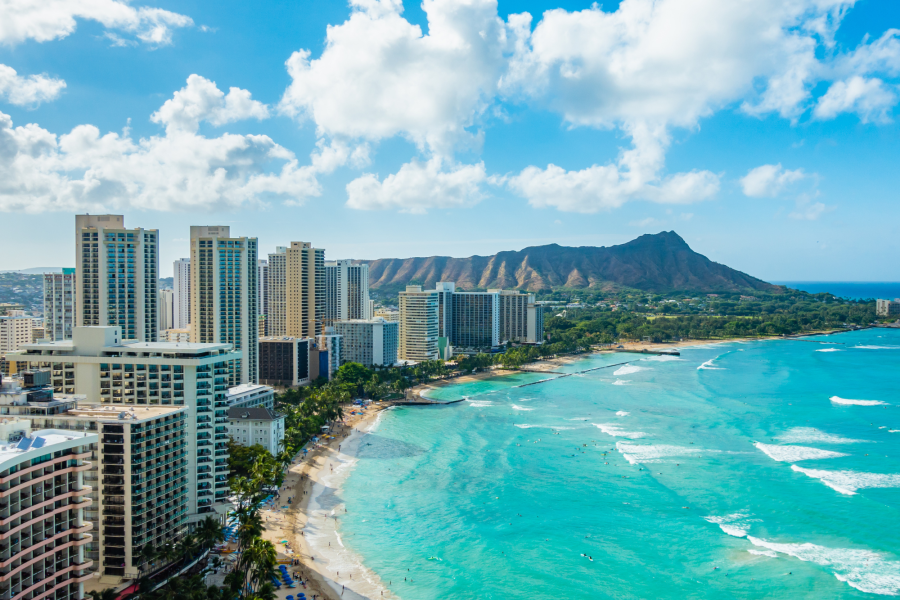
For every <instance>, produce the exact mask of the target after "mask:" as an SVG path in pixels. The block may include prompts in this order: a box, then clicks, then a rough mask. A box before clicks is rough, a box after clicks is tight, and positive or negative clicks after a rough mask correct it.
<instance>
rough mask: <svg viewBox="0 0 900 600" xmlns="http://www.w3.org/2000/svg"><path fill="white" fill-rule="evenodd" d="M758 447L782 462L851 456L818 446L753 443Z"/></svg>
mask: <svg viewBox="0 0 900 600" xmlns="http://www.w3.org/2000/svg"><path fill="white" fill-rule="evenodd" d="M753 445H754V446H756V448H757V449H759V450H762V451H763V452H765V453H766V456H768V457H769V458H771V459H772V460H777V461H780V462H791V463H792V462H797V461H800V460H815V459H819V458H840V457H841V456H849V455H848V454H843V453H842V452H832V451H831V450H819V449H818V448H810V447H809V446H776V445H774V444H763V443H760V442H756V443H755V444H753Z"/></svg>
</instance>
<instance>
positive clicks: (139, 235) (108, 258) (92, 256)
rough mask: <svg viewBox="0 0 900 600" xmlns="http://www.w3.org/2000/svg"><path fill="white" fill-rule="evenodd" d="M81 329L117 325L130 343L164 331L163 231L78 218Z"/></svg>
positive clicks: (115, 219)
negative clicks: (159, 311)
mask: <svg viewBox="0 0 900 600" xmlns="http://www.w3.org/2000/svg"><path fill="white" fill-rule="evenodd" d="M75 289H76V296H77V300H76V303H77V308H78V311H77V313H76V314H77V318H76V325H78V326H84V325H117V326H119V327H121V328H122V335H124V336H125V339H129V340H140V341H142V342H155V341H156V340H157V334H158V331H159V323H158V321H157V300H158V296H159V232H158V231H157V230H156V229H142V228H140V227H138V228H136V229H125V217H123V216H122V215H75Z"/></svg>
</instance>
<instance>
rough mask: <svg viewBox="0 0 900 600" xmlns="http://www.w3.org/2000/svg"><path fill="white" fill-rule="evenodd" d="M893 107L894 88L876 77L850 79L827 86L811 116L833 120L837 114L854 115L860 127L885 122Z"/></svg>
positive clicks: (888, 119)
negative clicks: (861, 123)
mask: <svg viewBox="0 0 900 600" xmlns="http://www.w3.org/2000/svg"><path fill="white" fill-rule="evenodd" d="M896 103H897V94H896V91H895V88H894V86H888V85H886V84H885V83H884V81H882V80H881V79H878V78H877V77H875V78H871V79H867V78H865V77H861V76H859V75H854V76H853V77H850V78H849V79H847V80H845V81H836V82H834V83H833V84H831V87H829V88H828V91H827V92H825V95H824V96H822V97H821V98H819V101H818V102H817V103H816V108H815V110H814V111H813V115H814V116H815V117H816V118H817V119H833V118H834V117H836V116H837V115H839V114H841V113H850V112H852V113H856V114H857V115H859V118H860V120H861V121H862V122H863V123H867V122H869V121H875V122H879V123H884V122H889V121H890V120H891V118H890V114H889V113H890V110H891V108H893V106H894V105H895V104H896Z"/></svg>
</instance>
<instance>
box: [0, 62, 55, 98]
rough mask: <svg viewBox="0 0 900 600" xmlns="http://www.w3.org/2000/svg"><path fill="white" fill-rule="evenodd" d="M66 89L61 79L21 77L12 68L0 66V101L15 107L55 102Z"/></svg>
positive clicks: (38, 76)
mask: <svg viewBox="0 0 900 600" xmlns="http://www.w3.org/2000/svg"><path fill="white" fill-rule="evenodd" d="M65 87H66V82H65V81H63V80H62V79H56V78H54V77H48V76H46V75H28V76H27V77H22V76H21V75H19V74H18V73H16V70H15V69H13V68H12V67H8V66H6V65H0V99H3V100H6V101H7V102H9V103H10V104H15V105H16V106H37V105H38V104H40V103H41V102H49V101H50V100H55V99H56V98H57V97H59V95H60V94H61V93H62V90H63V89H64V88H65Z"/></svg>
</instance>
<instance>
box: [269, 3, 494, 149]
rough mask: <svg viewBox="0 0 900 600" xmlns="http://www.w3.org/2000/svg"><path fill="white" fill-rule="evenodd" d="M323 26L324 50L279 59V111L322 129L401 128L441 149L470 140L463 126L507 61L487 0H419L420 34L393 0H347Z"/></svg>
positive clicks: (370, 134) (346, 133)
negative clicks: (282, 68) (345, 10)
mask: <svg viewBox="0 0 900 600" xmlns="http://www.w3.org/2000/svg"><path fill="white" fill-rule="evenodd" d="M350 4H351V7H352V14H351V15H350V18H349V19H347V21H345V22H344V23H342V24H340V25H335V26H332V27H329V28H328V35H327V40H326V45H325V50H324V51H323V52H322V55H321V56H320V57H319V58H316V59H311V58H310V52H309V51H308V50H300V51H298V52H295V53H294V54H293V55H292V56H291V57H290V58H289V59H288V61H287V63H286V64H287V69H288V73H289V74H290V76H291V78H292V83H291V85H290V86H289V87H288V88H287V90H286V91H285V93H284V96H283V98H282V100H281V104H280V108H281V110H282V111H283V112H284V113H286V114H288V115H291V116H294V117H297V118H309V119H312V120H313V121H314V122H315V124H316V127H317V129H318V131H319V132H320V134H321V135H327V136H333V137H344V138H362V139H365V140H368V141H373V142H375V141H378V140H381V139H385V138H390V137H394V136H403V137H406V138H407V139H409V140H411V141H413V142H414V143H415V144H417V145H418V146H419V148H420V149H421V150H427V151H429V152H431V153H435V154H437V155H441V156H442V157H447V156H449V155H450V154H451V153H452V152H453V150H454V149H455V148H458V147H465V146H468V147H471V146H473V145H477V144H478V142H479V136H478V135H477V133H473V132H472V131H470V128H472V127H477V125H478V120H479V117H480V116H481V115H482V113H483V112H484V111H485V109H486V108H487V106H488V105H489V104H490V103H491V102H492V101H493V99H494V97H495V94H496V90H497V85H498V82H499V79H500V76H501V74H502V72H503V70H504V68H505V66H506V60H505V58H504V55H503V52H504V49H505V48H506V47H507V35H506V34H507V30H506V27H505V25H504V23H503V21H502V20H500V19H499V18H498V17H497V3H496V0H424V1H423V3H422V8H423V9H424V11H425V14H426V16H427V19H428V34H427V35H425V34H423V32H422V30H421V28H420V27H419V26H418V25H413V24H412V23H410V22H409V21H407V20H406V19H404V18H403V17H402V11H403V5H402V2H400V0H351V3H350Z"/></svg>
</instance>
